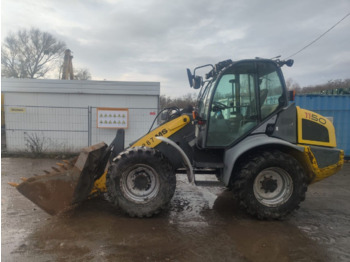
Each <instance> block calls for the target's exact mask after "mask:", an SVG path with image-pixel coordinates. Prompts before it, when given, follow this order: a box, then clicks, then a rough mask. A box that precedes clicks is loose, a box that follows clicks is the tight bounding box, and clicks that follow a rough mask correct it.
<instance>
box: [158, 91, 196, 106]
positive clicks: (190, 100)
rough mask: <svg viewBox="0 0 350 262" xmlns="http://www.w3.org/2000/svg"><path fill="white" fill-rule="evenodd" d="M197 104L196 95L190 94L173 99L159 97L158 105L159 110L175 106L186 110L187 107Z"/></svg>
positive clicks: (163, 96)
mask: <svg viewBox="0 0 350 262" xmlns="http://www.w3.org/2000/svg"><path fill="white" fill-rule="evenodd" d="M196 102H197V95H196V94H191V93H187V94H185V95H183V96H182V97H175V98H171V97H169V96H165V95H161V96H160V97H159V103H160V108H161V109H163V108H167V107H172V106H176V107H178V108H182V109H183V108H186V107H188V106H189V105H191V106H195V105H196Z"/></svg>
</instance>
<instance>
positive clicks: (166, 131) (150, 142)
mask: <svg viewBox="0 0 350 262" xmlns="http://www.w3.org/2000/svg"><path fill="white" fill-rule="evenodd" d="M189 123H190V117H189V116H187V115H183V116H180V117H178V118H175V119H174V120H171V121H169V122H167V123H165V124H164V125H161V126H159V127H157V128H156V129H154V130H152V131H151V132H149V133H148V134H147V135H145V136H143V137H141V138H140V139H139V140H138V141H136V142H135V143H134V144H133V145H132V146H131V147H136V146H147V147H152V148H153V147H156V146H157V145H159V144H160V143H161V142H162V141H161V140H159V139H156V137H157V136H164V137H170V136H171V135H173V134H175V133H176V132H177V131H179V130H180V129H182V128H183V127H184V126H186V125H187V124H189ZM106 176H107V171H106V172H104V173H103V175H102V176H101V177H100V178H99V179H97V180H96V181H95V183H94V187H93V189H92V190H91V193H90V195H93V194H95V193H99V192H102V193H103V192H107V188H106Z"/></svg>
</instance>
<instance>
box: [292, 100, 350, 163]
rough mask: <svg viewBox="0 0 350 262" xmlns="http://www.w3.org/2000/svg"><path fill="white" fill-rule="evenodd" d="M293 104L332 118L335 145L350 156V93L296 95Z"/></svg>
mask: <svg viewBox="0 0 350 262" xmlns="http://www.w3.org/2000/svg"><path fill="white" fill-rule="evenodd" d="M295 104H296V105H297V106H300V107H301V108H305V109H308V110H311V111H314V112H316V113H319V114H321V115H323V116H326V117H328V118H331V119H333V125H334V128H335V132H336V138H337V147H338V148H341V149H343V150H344V152H345V156H346V157H347V158H349V157H350V95H297V96H296V97H295Z"/></svg>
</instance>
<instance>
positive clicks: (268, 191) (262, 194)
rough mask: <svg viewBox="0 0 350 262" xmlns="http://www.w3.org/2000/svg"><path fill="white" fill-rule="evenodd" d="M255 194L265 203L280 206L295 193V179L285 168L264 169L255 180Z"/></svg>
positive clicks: (270, 205)
mask: <svg viewBox="0 0 350 262" xmlns="http://www.w3.org/2000/svg"><path fill="white" fill-rule="evenodd" d="M253 189H254V195H255V197H256V199H257V200H258V201H259V202H260V203H261V204H263V205H265V206H269V207H276V206H280V205H282V204H283V203H285V202H287V201H288V199H289V198H290V196H291V195H292V193H293V180H292V178H291V176H290V175H289V174H288V172H286V171H285V170H283V169H281V168H278V167H270V168H267V169H264V170H262V171H261V172H260V173H259V174H258V175H257V176H256V178H255V180H254V187H253Z"/></svg>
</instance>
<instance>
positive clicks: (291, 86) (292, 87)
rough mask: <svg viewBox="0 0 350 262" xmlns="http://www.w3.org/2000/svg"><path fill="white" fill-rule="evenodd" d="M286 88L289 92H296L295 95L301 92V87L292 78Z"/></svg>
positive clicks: (288, 80)
mask: <svg viewBox="0 0 350 262" xmlns="http://www.w3.org/2000/svg"><path fill="white" fill-rule="evenodd" d="M286 86H287V89H288V90H295V93H300V92H301V87H300V85H299V84H298V83H297V82H295V81H294V80H293V79H292V78H288V79H287V81H286Z"/></svg>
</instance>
